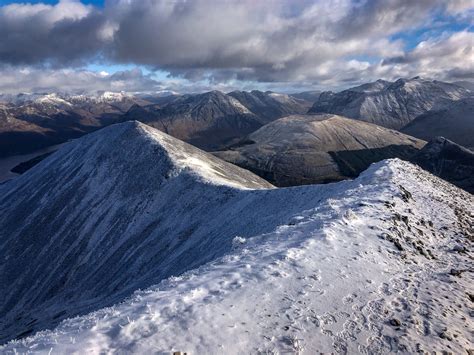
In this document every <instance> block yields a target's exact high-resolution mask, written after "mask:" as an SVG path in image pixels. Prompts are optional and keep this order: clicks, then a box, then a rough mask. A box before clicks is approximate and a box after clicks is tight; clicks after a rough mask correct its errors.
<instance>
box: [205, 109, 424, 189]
mask: <svg viewBox="0 0 474 355" xmlns="http://www.w3.org/2000/svg"><path fill="white" fill-rule="evenodd" d="M424 144H425V142H424V141H422V140H419V139H416V138H413V137H410V136H407V135H405V134H403V133H400V132H398V131H394V130H391V129H387V128H384V127H380V126H376V125H373V124H370V123H367V122H362V121H356V120H352V119H348V118H345V117H342V116H337V115H332V114H319V115H292V116H288V117H284V118H280V119H279V120H276V121H273V122H271V123H269V124H267V125H265V126H263V127H262V128H260V129H258V130H257V131H255V132H253V133H252V134H250V135H249V136H247V137H246V138H245V139H244V140H242V141H241V142H240V143H238V144H236V145H235V146H233V147H230V149H229V150H226V151H220V152H215V153H214V154H215V155H216V156H218V157H219V158H221V159H224V160H226V161H229V162H231V163H234V164H236V165H239V166H241V167H244V168H246V169H249V170H251V171H253V172H255V173H257V174H258V175H260V176H262V177H264V178H265V179H267V180H268V181H270V182H272V183H274V184H275V185H277V186H294V185H303V184H317V183H325V182H333V181H339V180H343V179H347V178H352V177H355V176H357V175H358V174H359V173H361V172H362V171H363V170H365V169H367V167H368V166H369V165H370V164H371V163H373V162H376V161H380V160H383V159H387V158H395V157H397V158H404V159H407V158H409V157H410V156H411V155H413V154H414V153H416V152H417V150H418V149H420V148H421V147H423V145H424Z"/></svg>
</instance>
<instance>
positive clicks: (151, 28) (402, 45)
mask: <svg viewBox="0 0 474 355" xmlns="http://www.w3.org/2000/svg"><path fill="white" fill-rule="evenodd" d="M28 3H30V4H48V5H51V6H50V7H49V8H47V9H45V8H44V7H41V6H30V5H26V4H25V3H23V2H21V1H13V0H0V33H2V41H0V91H7V90H9V91H12V90H19V88H20V87H21V89H22V90H27V89H28V87H30V90H34V89H36V88H50V87H51V88H54V87H55V86H57V87H58V89H64V90H69V89H71V90H72V89H74V90H75V89H78V90H79V89H80V88H81V87H80V86H79V85H82V86H83V87H84V90H89V89H92V88H94V87H100V88H106V87H107V86H110V88H111V89H114V88H125V89H127V88H129V89H130V90H144V91H146V90H152V91H153V90H176V91H202V90H209V89H220V90H232V89H239V88H245V89H252V88H259V89H271V90H276V91H298V90H312V89H341V88H344V87H347V86H351V85H357V84H360V83H362V82H367V81H372V80H376V79H379V78H382V79H386V80H395V79H397V78H399V77H405V76H406V77H411V76H418V75H421V76H425V77H428V78H433V79H439V80H446V81H455V80H464V79H465V80H472V79H473V74H472V72H473V71H474V70H473V67H472V66H473V64H472V63H473V50H472V46H473V41H474V39H473V38H474V37H473V31H472V24H473V17H474V7H473V5H474V4H473V2H472V1H469V0H450V1H445V0H429V1H428V0H426V1H425V0H420V1H406V0H392V1H378V0H362V1H359V0H357V1H356V0H339V1H326V0H312V1H308V0H265V1H258V2H257V1H251V0H235V1H232V0H231V1H220V0H215V1H214V0H193V1H188V2H177V1H170V0H156V1H140V0H130V1H128V2H119V1H114V0H110V1H108V2H104V1H98V0H87V1H86V0H84V1H82V2H79V0H62V1H51V0H42V1H38V0H35V1H28ZM11 4H16V5H17V6H16V7H15V10H14V11H12V10H11V7H9V6H8V5H11ZM91 4H92V5H93V7H90V6H86V5H91ZM105 73H108V75H105ZM114 74H115V75H114ZM75 83H78V84H75Z"/></svg>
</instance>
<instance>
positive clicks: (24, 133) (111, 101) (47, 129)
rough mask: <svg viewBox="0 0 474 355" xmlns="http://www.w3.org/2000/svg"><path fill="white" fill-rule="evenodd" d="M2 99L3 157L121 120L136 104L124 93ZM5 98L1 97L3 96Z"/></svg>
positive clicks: (139, 101) (0, 137) (0, 146)
mask: <svg viewBox="0 0 474 355" xmlns="http://www.w3.org/2000/svg"><path fill="white" fill-rule="evenodd" d="M2 100H3V102H0V157H5V156H11V155H17V154H24V153H30V152H33V151H35V150H38V149H41V148H44V147H48V146H51V145H55V144H58V143H62V142H65V141H67V140H69V139H72V138H77V137H80V136H82V135H84V134H85V133H89V132H92V131H94V130H96V129H98V128H101V127H103V126H107V125H110V124H112V123H116V122H120V121H121V119H122V118H121V117H122V116H123V114H124V113H125V112H127V110H128V109H129V108H130V107H132V106H133V105H135V104H140V105H144V104H147V102H146V101H144V100H142V99H139V98H136V97H132V96H129V95H124V94H116V93H107V92H106V93H102V94H100V95H98V96H84V95H59V94H38V95H18V96H15V97H11V98H8V100H7V99H6V98H4V99H2ZM0 101H1V100H0Z"/></svg>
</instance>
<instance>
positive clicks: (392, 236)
mask: <svg viewBox="0 0 474 355" xmlns="http://www.w3.org/2000/svg"><path fill="white" fill-rule="evenodd" d="M305 189H307V190H308V191H310V190H311V187H305ZM291 190H294V189H280V190H276V191H288V192H291ZM329 190H330V191H329V192H330V193H328V194H327V195H326V197H325V198H322V199H320V200H319V202H318V203H317V204H316V205H315V207H313V208H310V209H306V210H304V211H302V212H301V213H300V214H299V215H297V216H294V217H293V218H292V219H291V220H290V221H289V222H288V223H286V224H283V225H280V226H279V227H277V228H276V229H275V230H274V231H272V232H270V233H263V234H261V235H259V236H255V237H253V238H244V237H236V238H234V240H233V249H232V252H230V253H228V254H227V255H225V256H224V257H221V258H218V259H216V260H214V261H211V262H210V263H207V264H206V265H204V266H201V267H199V268H197V269H195V270H192V271H189V272H186V273H185V274H183V275H181V276H179V277H172V278H169V279H167V280H164V281H162V282H161V283H160V284H158V285H157V286H155V287H152V288H149V289H147V290H145V291H139V292H136V293H135V294H134V295H133V297H131V298H129V299H128V300H126V301H125V302H123V303H120V304H117V305H115V306H113V307H109V308H105V309H101V310H99V311H96V312H93V313H90V314H88V315H85V316H82V317H76V318H73V319H68V320H65V321H63V322H62V323H61V324H60V326H59V327H57V328H56V329H55V330H53V331H44V332H39V333H37V334H36V335H35V336H33V337H29V338H26V339H23V340H20V341H12V342H10V343H8V344H6V345H5V346H3V347H0V351H2V352H4V353H6V354H10V353H11V354H13V353H15V352H23V353H28V352H30V353H49V352H51V353H55V352H59V353H84V352H89V353H94V354H95V353H103V352H123V353H128V352H134V353H148V352H158V353H168V352H170V351H187V352H188V353H189V352H190V353H216V352H225V353H229V354H237V353H242V352H244V353H249V352H252V353H287V352H291V353H295V352H297V353H303V354H306V353H307V354H313V353H315V352H318V351H319V352H336V353H363V354H383V353H387V352H401V353H413V352H417V351H442V350H446V351H451V352H454V353H462V352H464V351H465V350H468V349H470V348H472V343H471V342H470V340H469V339H472V331H471V330H470V329H473V327H472V318H470V316H469V307H470V303H469V302H470V300H469V297H468V296H467V295H469V294H471V295H472V294H473V285H472V282H469V275H470V276H472V274H471V273H470V271H469V266H470V265H471V266H472V262H471V261H470V258H471V257H472V250H471V248H470V246H471V244H470V243H471V241H472V238H473V237H474V236H473V231H472V229H469V228H472V223H473V218H474V211H473V209H472V206H473V202H474V201H473V198H472V196H471V195H469V194H467V193H465V192H463V191H461V190H459V189H457V188H455V187H453V186H452V185H450V184H448V183H446V182H444V181H442V180H440V179H438V178H435V177H433V176H432V175H430V174H428V173H426V172H424V171H422V170H421V169H419V168H417V167H415V166H413V165H411V164H409V163H406V162H402V161H399V160H390V161H385V162H381V163H377V164H374V165H373V166H372V167H371V168H369V169H368V170H367V171H366V172H364V173H363V174H362V175H361V176H360V177H359V178H357V179H356V180H354V181H352V182H344V183H341V184H332V186H331V188H330V189H329ZM453 270H454V271H453ZM457 271H460V272H457ZM434 292H436V295H435V294H434Z"/></svg>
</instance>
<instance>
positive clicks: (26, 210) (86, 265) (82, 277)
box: [0, 122, 318, 342]
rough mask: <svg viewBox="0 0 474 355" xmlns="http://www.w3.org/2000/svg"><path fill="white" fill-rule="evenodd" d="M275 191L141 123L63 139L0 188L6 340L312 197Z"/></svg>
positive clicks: (208, 250)
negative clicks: (53, 150) (65, 141)
mask: <svg viewBox="0 0 474 355" xmlns="http://www.w3.org/2000/svg"><path fill="white" fill-rule="evenodd" d="M255 189H257V190H255ZM261 189H263V190H261ZM316 190H318V189H316ZM272 191H273V186H272V185H270V184H269V183H267V182H266V181H264V180H262V179H260V178H259V177H257V176H255V175H253V174H251V173H249V172H248V171H246V170H243V169H240V168H238V167H236V166H234V165H231V164H228V163H225V162H223V161H221V160H219V159H217V158H215V157H214V156H212V155H209V154H207V153H205V152H203V151H200V150H199V149H196V148H194V147H192V146H190V145H187V144H186V143H183V142H180V141H178V140H176V139H174V138H172V137H170V136H168V135H166V134H164V133H161V132H160V131H158V130H155V129H153V128H151V127H148V126H146V125H143V124H140V123H137V122H127V123H124V124H119V125H113V126H110V127H108V128H105V129H103V130H101V131H99V132H96V133H93V134H90V135H88V136H85V137H82V138H80V139H78V140H76V141H74V142H71V143H68V144H66V145H65V146H63V147H62V148H61V149H60V150H59V151H57V152H56V153H54V154H53V155H51V156H50V157H48V158H47V159H45V160H44V161H42V162H41V163H39V164H38V165H36V166H35V167H34V168H32V169H31V170H29V171H27V172H26V173H25V174H23V175H21V176H20V177H18V178H16V179H14V180H11V181H8V182H6V183H5V184H2V185H0V210H1V211H2V213H1V214H0V260H1V263H0V294H1V295H2V297H0V339H1V340H0V341H2V342H3V341H6V340H8V339H11V338H13V337H17V336H20V335H25V334H28V333H29V332H32V331H35V330H38V329H44V328H46V327H52V326H53V325H55V324H57V323H58V322H59V321H60V320H61V319H64V318H67V317H70V316H72V315H75V314H78V313H84V312H86V311H90V310H92V309H97V308H99V307H103V306H105V305H110V304H113V303H115V302H117V301H120V300H121V299H123V297H125V296H127V295H129V294H130V293H131V292H133V291H135V290H136V289H138V288H143V287H148V286H150V285H152V284H155V283H157V282H159V281H160V280H161V279H163V278H166V277H169V276H171V275H177V274H180V273H182V272H184V271H186V270H189V269H191V268H194V267H197V266H199V265H201V264H203V263H205V262H208V261H210V260H212V259H214V258H216V257H218V256H221V255H223V254H224V253H225V252H228V251H229V250H230V248H231V246H232V239H233V238H234V237H235V236H237V235H239V236H243V237H251V236H254V235H259V234H261V233H264V232H268V231H271V230H273V229H275V228H276V226H277V225H279V224H281V223H282V221H286V220H289V219H290V218H291V217H292V216H293V215H295V214H297V213H299V211H301V210H304V209H307V208H310V207H311V206H312V205H314V200H313V199H305V198H302V196H303V194H304V191H295V192H294V193H292V194H291V195H289V194H284V193H281V192H278V191H275V192H272ZM283 203H289V204H290V206H288V207H287V208H285V209H282V208H281V205H282V204H283Z"/></svg>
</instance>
